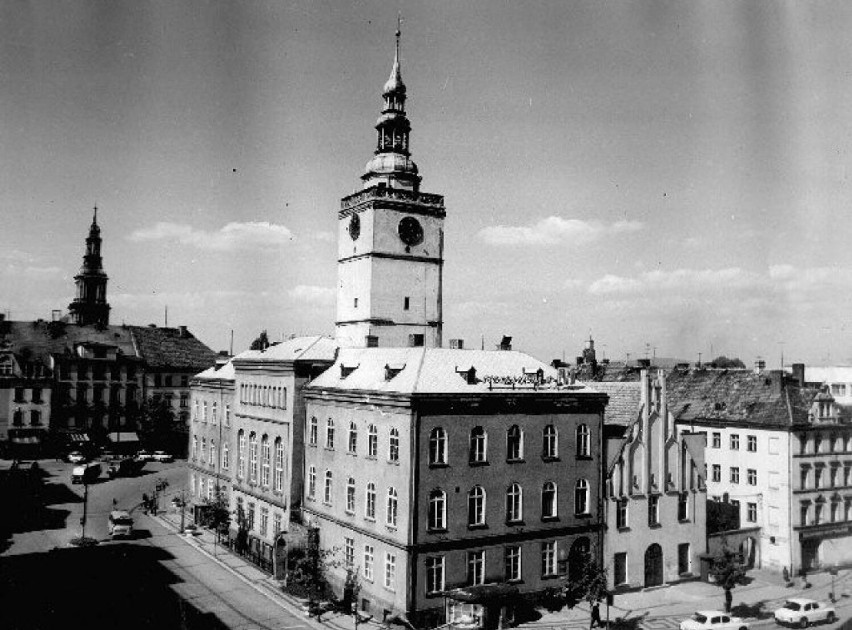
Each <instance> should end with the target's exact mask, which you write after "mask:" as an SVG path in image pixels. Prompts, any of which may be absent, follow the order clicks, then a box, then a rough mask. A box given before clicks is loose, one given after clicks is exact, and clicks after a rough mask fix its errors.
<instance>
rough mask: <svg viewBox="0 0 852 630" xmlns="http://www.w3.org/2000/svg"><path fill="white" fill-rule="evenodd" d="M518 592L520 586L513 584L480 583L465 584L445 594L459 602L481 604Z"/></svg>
mask: <svg viewBox="0 0 852 630" xmlns="http://www.w3.org/2000/svg"><path fill="white" fill-rule="evenodd" d="M517 594H518V587H517V586H512V585H511V584H478V585H476V586H463V587H461V588H454V589H453V590H451V591H446V592H445V593H444V595H445V596H446V597H448V598H450V599H454V600H456V601H457V602H466V603H468V604H481V603H483V602H487V601H489V600H492V599H502V598H504V597H512V596H513V595H517Z"/></svg>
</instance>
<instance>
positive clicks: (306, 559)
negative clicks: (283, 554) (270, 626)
mask: <svg viewBox="0 0 852 630" xmlns="http://www.w3.org/2000/svg"><path fill="white" fill-rule="evenodd" d="M337 564H338V563H337V562H336V561H335V559H334V550H333V549H322V548H321V547H320V539H319V530H318V529H316V528H311V529H309V530H308V540H307V545H306V546H305V547H304V548H302V549H293V550H292V551H291V553H290V557H289V560H288V567H289V569H290V575H289V577H288V578H287V588H292V589H293V590H294V591H296V592H297V593H301V594H303V595H307V597H308V599H309V604H308V606H309V607H315V606H316V602H318V601H320V600H321V599H323V597H324V596H325V593H326V591H327V590H328V579H327V577H326V576H327V574H328V570H329V569H330V568H332V567H335V566H337ZM312 614H320V613H317V612H316V611H314V612H312Z"/></svg>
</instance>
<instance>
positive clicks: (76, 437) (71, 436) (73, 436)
mask: <svg viewBox="0 0 852 630" xmlns="http://www.w3.org/2000/svg"><path fill="white" fill-rule="evenodd" d="M63 433H64V434H65V437H66V438H67V439H68V441H69V442H88V441H89V436H88V435H86V434H85V433H79V432H77V431H67V430H66V431H63Z"/></svg>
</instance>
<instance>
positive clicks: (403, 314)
mask: <svg viewBox="0 0 852 630" xmlns="http://www.w3.org/2000/svg"><path fill="white" fill-rule="evenodd" d="M399 37H400V31H399V28H397V31H396V54H395V56H394V60H393V67H392V68H391V73H390V78H389V79H388V80H387V83H385V86H384V89H383V90H382V97H383V100H384V106H383V107H382V111H381V114H380V115H379V119H378V121H377V122H376V131H377V136H378V138H377V142H376V150H375V155H374V156H373V158H372V159H371V160H370V161H369V162H367V166H366V168H365V172H364V174H363V175H362V176H361V180H362V181H363V188H362V190H360V191H359V192H356V193H355V194H352V195H349V196H348V197H344V198H343V199H342V200H341V202H340V212H339V213H338V231H337V242H338V257H337V279H338V285H337V322H336V325H337V333H336V337H337V341H338V343H340V344H341V345H342V346H355V347H359V346H360V347H363V346H367V347H371V346H381V347H404V346H427V347H433V348H437V347H440V346H441V328H442V324H443V313H442V305H441V290H442V286H441V285H442V280H443V268H444V217H445V216H446V212H445V210H444V198H443V196H442V195H433V194H429V193H424V192H421V190H420V175H419V174H418V170H417V165H416V164H415V163H414V161H413V160H412V159H411V152H410V150H409V142H408V140H409V134H410V132H411V124H410V123H409V121H408V118H407V117H406V115H405V97H406V93H405V84H404V83H403V82H402V73H401V70H400V64H399Z"/></svg>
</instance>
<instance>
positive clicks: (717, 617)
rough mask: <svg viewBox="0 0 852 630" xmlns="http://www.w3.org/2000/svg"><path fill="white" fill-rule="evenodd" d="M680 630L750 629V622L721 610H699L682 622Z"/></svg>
mask: <svg viewBox="0 0 852 630" xmlns="http://www.w3.org/2000/svg"><path fill="white" fill-rule="evenodd" d="M680 630H748V623H746V622H745V621H743V620H742V619H740V618H739V617H732V616H731V615H729V614H728V613H726V612H722V611H720V610H699V611H698V612H696V613H695V614H693V615H692V617H690V618H689V619H684V620H683V621H681V622H680Z"/></svg>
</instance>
